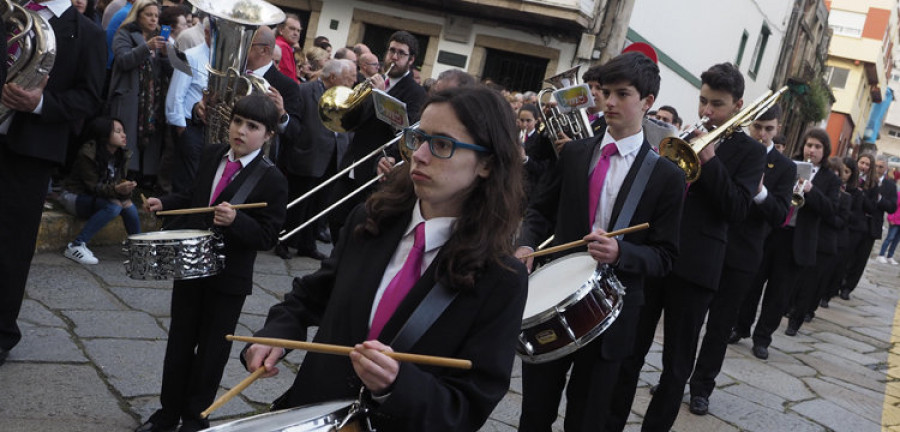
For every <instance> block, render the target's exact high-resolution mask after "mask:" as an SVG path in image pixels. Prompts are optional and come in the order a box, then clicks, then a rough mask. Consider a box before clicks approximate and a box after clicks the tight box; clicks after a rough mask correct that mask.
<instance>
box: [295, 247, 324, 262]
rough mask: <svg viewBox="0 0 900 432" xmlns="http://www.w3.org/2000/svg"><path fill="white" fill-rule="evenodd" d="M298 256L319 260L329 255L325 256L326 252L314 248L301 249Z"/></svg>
mask: <svg viewBox="0 0 900 432" xmlns="http://www.w3.org/2000/svg"><path fill="white" fill-rule="evenodd" d="M297 256H298V257H307V258H312V259H314V260H318V261H322V260H323V259H325V258H328V257H327V256H325V254H323V253H322V252H319V250H318V249H313V250H311V251H299V250H298V251H297Z"/></svg>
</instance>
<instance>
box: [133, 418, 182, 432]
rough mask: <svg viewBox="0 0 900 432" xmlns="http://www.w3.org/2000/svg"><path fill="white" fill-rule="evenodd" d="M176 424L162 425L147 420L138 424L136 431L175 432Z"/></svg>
mask: <svg viewBox="0 0 900 432" xmlns="http://www.w3.org/2000/svg"><path fill="white" fill-rule="evenodd" d="M175 426H177V425H175ZM175 426H162V425H158V424H156V423H153V422H151V421H150V420H147V422H146V423H144V424H142V425H140V426H138V428H137V429H135V430H134V432H175Z"/></svg>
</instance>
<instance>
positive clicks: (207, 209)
mask: <svg viewBox="0 0 900 432" xmlns="http://www.w3.org/2000/svg"><path fill="white" fill-rule="evenodd" d="M267 205H269V204H268V203H264V202H258V203H250V204H234V205H229V207H231V208H233V209H235V210H240V209H250V208H260V207H265V206H267ZM215 210H216V208H215V207H194V208H186V209H179V210H162V211H158V212H156V215H157V216H175V215H186V214H194V213H207V212H211V211H215Z"/></svg>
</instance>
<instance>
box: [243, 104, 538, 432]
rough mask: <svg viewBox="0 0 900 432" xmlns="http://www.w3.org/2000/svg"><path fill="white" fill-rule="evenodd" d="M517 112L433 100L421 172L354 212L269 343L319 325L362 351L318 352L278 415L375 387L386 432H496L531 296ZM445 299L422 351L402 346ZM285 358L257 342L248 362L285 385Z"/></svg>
mask: <svg viewBox="0 0 900 432" xmlns="http://www.w3.org/2000/svg"><path fill="white" fill-rule="evenodd" d="M508 107H509V105H508V104H507V103H506V101H505V100H504V99H503V97H502V96H500V95H499V94H498V93H496V92H493V91H491V90H488V89H486V88H483V87H478V88H458V89H452V90H448V91H444V92H439V93H438V94H436V95H434V96H432V98H431V99H430V100H429V101H428V102H426V104H425V108H424V110H423V112H422V116H421V122H420V125H419V128H418V129H417V130H414V129H407V130H406V131H405V132H404V139H403V140H402V145H403V147H405V148H406V151H407V154H408V156H409V157H408V162H407V163H404V164H403V165H400V166H399V167H397V168H396V169H394V170H393V171H392V172H391V173H390V174H389V175H388V180H387V181H385V182H384V183H382V185H381V187H380V189H379V190H378V191H376V192H375V193H374V194H372V196H371V197H370V198H369V199H368V200H367V201H366V202H365V204H364V205H359V206H357V207H356V208H355V209H354V210H353V211H352V212H351V214H350V217H349V219H348V220H347V223H346V224H345V225H344V228H343V232H342V233H341V235H340V240H339V241H338V243H337V244H336V246H335V248H334V251H333V252H332V255H331V257H329V258H328V259H326V260H325V261H323V262H322V267H321V268H320V269H319V270H318V271H317V272H315V273H313V274H311V275H308V276H305V277H302V278H296V279H295V280H294V283H293V291H291V292H290V293H288V294H287V295H286V296H285V300H284V302H282V303H281V304H278V305H276V306H274V307H272V309H270V311H269V316H268V318H267V320H266V325H265V327H264V328H263V329H262V330H260V331H258V332H257V333H256V335H257V336H266V337H278V338H289V339H297V338H300V339H302V338H303V335H305V334H306V330H307V328H308V327H310V326H318V332H317V334H316V337H315V341H316V342H323V343H331V344H339V345H349V346H354V351H353V352H352V353H351V355H350V358H345V357H334V356H330V355H323V354H315V353H311V352H310V353H307V354H306V356H305V358H304V360H303V364H302V365H301V367H300V370H299V372H298V374H297V378H296V380H295V381H294V385H293V386H292V387H291V388H290V389H289V390H288V391H287V392H286V393H285V394H284V395H283V396H282V397H280V398H279V399H278V400H277V401H276V402H275V404H274V407H275V408H276V409H282V408H287V407H293V406H300V405H306V404H312V403H318V402H322V401H328V400H335V399H346V398H356V397H357V396H358V395H360V388H362V389H363V392H362V399H363V400H364V401H365V402H366V403H367V404H368V405H369V407H370V408H371V409H372V413H371V415H370V419H371V421H372V423H373V425H374V426H375V427H376V428H377V429H379V430H391V431H414V430H477V429H478V428H479V427H480V426H481V425H482V424H484V422H485V421H486V420H487V418H488V415H489V414H490V413H491V412H492V411H493V409H494V407H495V406H496V405H497V403H498V402H499V401H500V400H501V399H502V398H503V396H504V394H505V392H506V390H507V388H508V386H509V380H510V373H511V368H512V364H513V356H514V353H515V343H516V335H517V334H518V333H519V330H520V324H521V320H522V311H523V308H524V305H525V297H526V290H527V288H526V286H527V274H526V271H525V268H524V266H523V265H522V264H521V263H519V262H517V261H516V260H515V259H514V258H513V257H512V245H513V243H512V241H513V236H514V235H515V231H516V228H517V226H518V223H519V220H520V219H521V215H522V203H523V192H522V171H521V170H522V162H521V158H520V156H519V150H518V145H517V142H516V135H517V130H516V127H515V121H514V119H513V115H512V112H511V111H510V110H509V108H508ZM409 275H412V277H411V278H407V276H409ZM433 290H444V291H446V292H448V293H450V295H451V296H452V300H450V302H449V304H448V305H447V307H446V309H444V310H443V312H442V313H437V314H435V315H436V318H434V320H433V322H431V323H430V324H425V325H422V326H421V328H420V329H419V330H423V332H422V333H421V336H419V337H418V338H417V339H416V340H413V341H407V342H405V343H404V342H398V343H397V344H395V343H394V342H396V341H395V337H396V336H397V335H398V334H403V332H402V331H401V328H403V327H404V325H405V324H407V319H408V318H409V317H410V316H411V315H412V314H413V313H414V311H415V310H416V309H417V308H419V307H420V305H421V304H423V303H426V304H427V302H428V300H427V297H429V296H430V295H431V294H430V293H431V292H432V291H433ZM423 299H425V300H423ZM391 302H393V303H394V304H395V308H394V309H393V311H389V310H388V309H387V308H388V306H387V305H388V304H390V303H391ZM386 310H388V312H387V313H383V312H384V311H386ZM401 339H402V338H401ZM389 350H396V351H406V352H415V353H418V354H428V355H437V356H447V357H457V358H464V359H468V360H471V361H472V364H473V369H472V370H465V371H463V370H450V369H443V368H435V367H425V366H419V365H416V364H412V363H398V362H397V361H395V360H393V359H392V358H390V357H387V356H386V355H384V354H383V353H382V352H381V351H389ZM284 354H285V353H284V350H283V349H281V348H272V347H268V346H263V345H250V346H249V347H247V348H245V350H244V352H243V353H242V355H241V359H242V361H244V362H245V365H246V366H247V368H248V370H251V371H253V370H256V369H258V368H259V367H260V366H262V365H265V367H266V368H267V369H268V371H267V373H266V375H264V376H272V375H275V374H277V373H278V368H277V366H276V364H277V362H278V360H280V359H281V358H282V357H283V356H284Z"/></svg>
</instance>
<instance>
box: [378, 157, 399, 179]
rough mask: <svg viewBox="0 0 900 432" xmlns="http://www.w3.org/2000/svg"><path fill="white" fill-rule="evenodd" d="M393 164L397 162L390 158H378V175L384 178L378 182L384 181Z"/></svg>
mask: <svg viewBox="0 0 900 432" xmlns="http://www.w3.org/2000/svg"><path fill="white" fill-rule="evenodd" d="M395 162H397V161H396V160H395V159H394V158H392V157H390V156H388V157H381V158H378V174H384V175H385V177H381V180H379V181H385V180H386V179H387V177H386V176H387V174H388V173H389V172H391V170H392V169H394V163H395Z"/></svg>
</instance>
